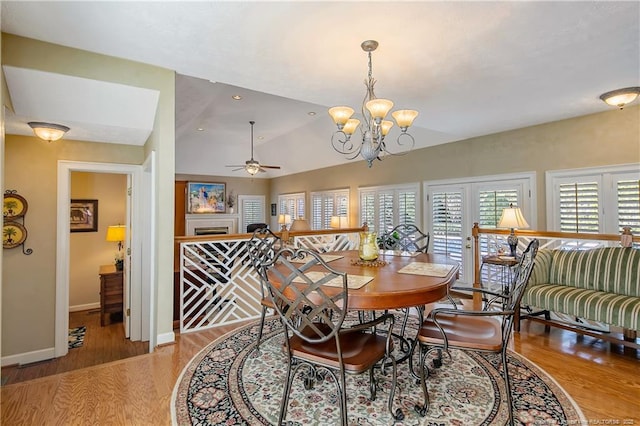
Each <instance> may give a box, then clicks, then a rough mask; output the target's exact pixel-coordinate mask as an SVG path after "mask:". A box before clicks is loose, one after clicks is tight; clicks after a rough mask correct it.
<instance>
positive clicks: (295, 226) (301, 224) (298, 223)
mask: <svg viewBox="0 0 640 426" xmlns="http://www.w3.org/2000/svg"><path fill="white" fill-rule="evenodd" d="M310 230H311V226H309V222H307V219H302V218H299V219H294V220H293V223H292V224H291V227H290V228H289V231H292V232H298V231H310Z"/></svg>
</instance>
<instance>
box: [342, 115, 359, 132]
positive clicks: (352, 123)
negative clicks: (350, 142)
mask: <svg viewBox="0 0 640 426" xmlns="http://www.w3.org/2000/svg"><path fill="white" fill-rule="evenodd" d="M359 125H360V120H358V119H357V118H350V119H349V120H347V124H345V125H344V128H343V129H342V131H343V132H345V133H346V134H347V135H352V134H353V132H355V131H356V129H357V128H358V126H359Z"/></svg>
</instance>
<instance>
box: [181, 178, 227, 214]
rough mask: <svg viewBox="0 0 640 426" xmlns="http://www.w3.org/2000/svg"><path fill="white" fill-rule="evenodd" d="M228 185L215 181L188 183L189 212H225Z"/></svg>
mask: <svg viewBox="0 0 640 426" xmlns="http://www.w3.org/2000/svg"><path fill="white" fill-rule="evenodd" d="M225 191H226V185H225V184H224V183H213V182H188V183H187V196H186V199H187V213H224V212H225V211H226V210H225V209H226V207H225V206H226V203H225V197H226V192H225Z"/></svg>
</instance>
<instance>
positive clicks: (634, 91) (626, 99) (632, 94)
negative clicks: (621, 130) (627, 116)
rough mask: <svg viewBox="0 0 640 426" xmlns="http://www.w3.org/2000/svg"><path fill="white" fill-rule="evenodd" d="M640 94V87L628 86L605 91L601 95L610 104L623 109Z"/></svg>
mask: <svg viewBox="0 0 640 426" xmlns="http://www.w3.org/2000/svg"><path fill="white" fill-rule="evenodd" d="M639 94H640V87H627V88H625V89H618V90H612V91H611V92H607V93H603V94H602V95H600V99H602V100H603V101H604V102H606V103H607V104H608V105H611V106H617V107H618V108H620V109H622V108H624V107H625V105H627V104H630V103H631V102H633V101H635V100H636V98H637V97H638V95H639Z"/></svg>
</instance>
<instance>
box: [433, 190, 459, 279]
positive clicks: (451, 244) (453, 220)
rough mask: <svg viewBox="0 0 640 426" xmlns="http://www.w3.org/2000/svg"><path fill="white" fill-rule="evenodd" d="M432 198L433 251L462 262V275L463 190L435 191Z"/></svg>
mask: <svg viewBox="0 0 640 426" xmlns="http://www.w3.org/2000/svg"><path fill="white" fill-rule="evenodd" d="M431 200H432V209H431V211H432V212H433V213H432V217H431V221H432V229H433V231H432V235H431V240H432V241H433V253H434V254H444V255H446V256H448V257H450V258H452V259H453V260H457V261H458V262H460V275H461V276H462V275H463V270H462V268H463V263H462V239H463V235H462V192H434V193H433V194H432V195H431Z"/></svg>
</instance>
